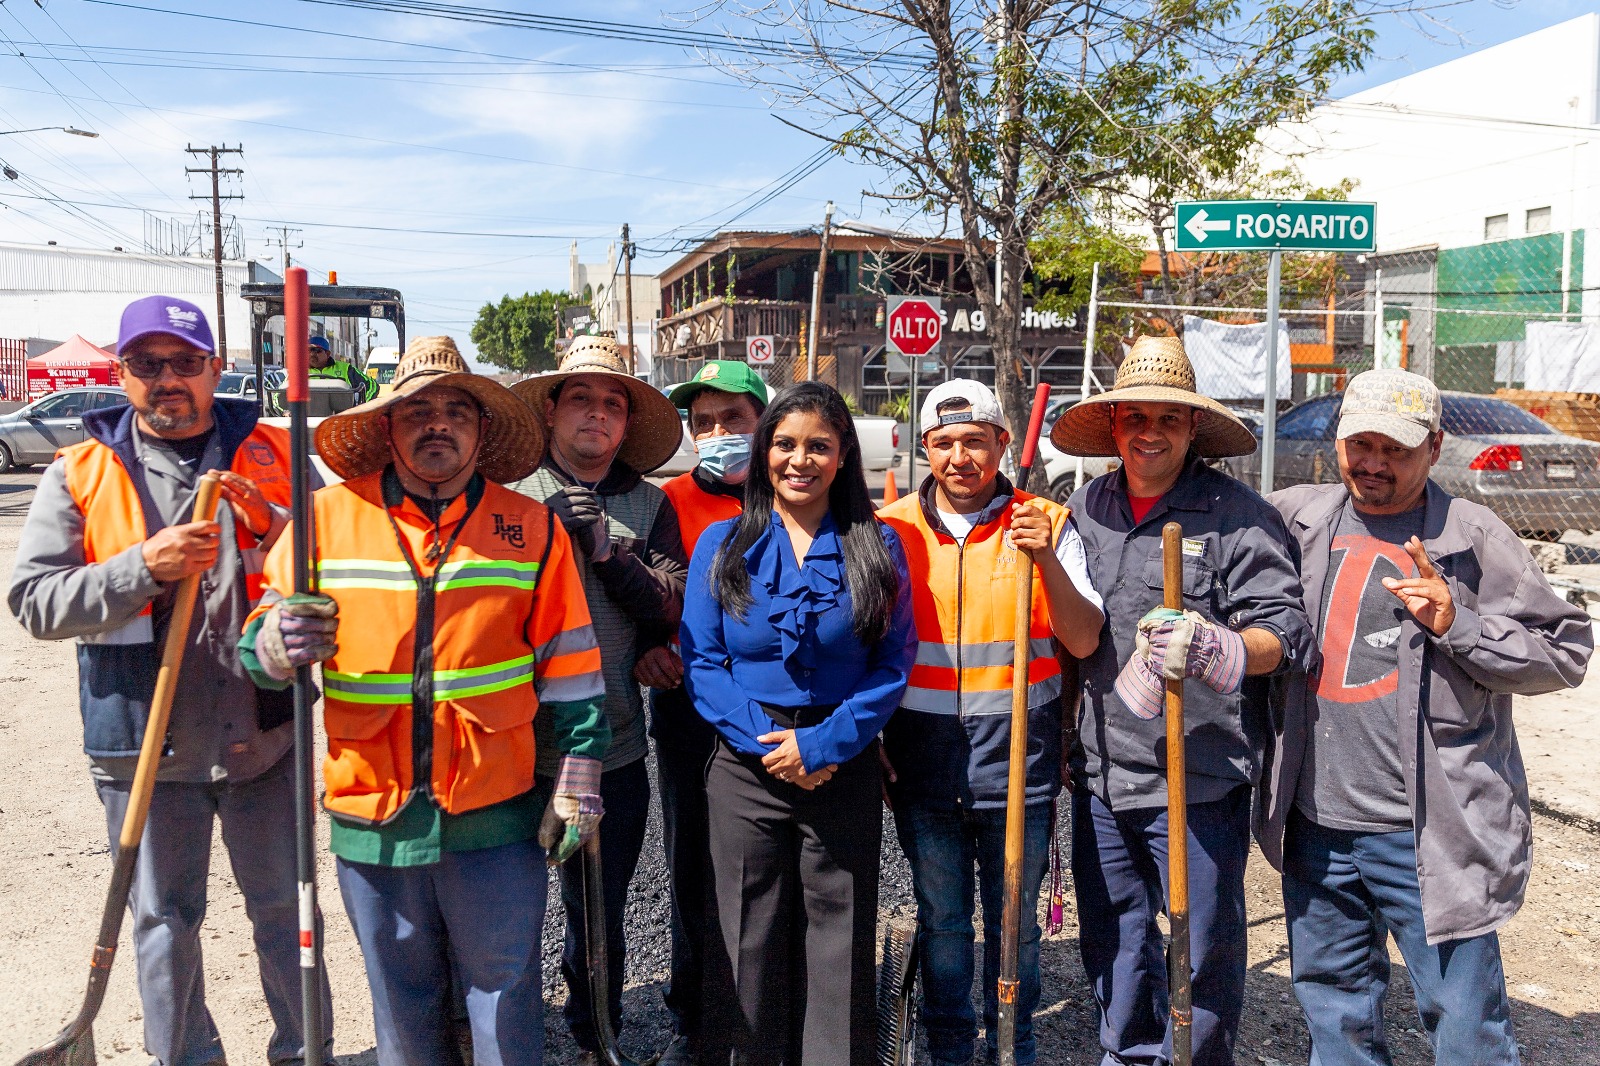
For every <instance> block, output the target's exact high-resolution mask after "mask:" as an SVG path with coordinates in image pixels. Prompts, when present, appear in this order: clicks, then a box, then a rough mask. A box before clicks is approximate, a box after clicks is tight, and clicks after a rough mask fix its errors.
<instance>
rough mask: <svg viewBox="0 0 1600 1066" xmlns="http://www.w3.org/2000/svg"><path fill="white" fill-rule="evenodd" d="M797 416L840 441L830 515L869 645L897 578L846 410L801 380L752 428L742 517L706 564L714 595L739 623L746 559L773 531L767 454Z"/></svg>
mask: <svg viewBox="0 0 1600 1066" xmlns="http://www.w3.org/2000/svg"><path fill="white" fill-rule="evenodd" d="M796 412H805V413H808V414H815V415H820V416H821V417H822V419H823V420H824V421H825V422H827V423H828V425H829V426H830V427H831V428H832V429H833V431H834V432H835V433H836V434H838V436H839V449H840V450H839V470H838V473H837V474H836V475H835V476H834V479H833V484H832V485H830V486H829V487H828V513H829V514H831V515H832V516H833V524H834V525H835V526H836V527H837V528H838V531H839V542H840V544H841V545H842V546H843V548H844V566H845V583H846V587H848V588H849V590H850V600H851V604H852V614H853V616H854V621H855V632H856V636H857V637H859V638H861V640H862V642H864V643H867V644H875V643H877V642H878V641H880V640H882V639H883V636H884V634H885V633H887V632H888V631H889V620H890V618H891V617H892V616H893V614H894V604H895V598H896V597H897V596H898V595H899V593H900V580H899V577H898V576H897V575H896V573H895V567H894V560H892V559H890V558H889V549H888V548H886V547H885V546H884V543H883V534H882V532H881V531H880V527H879V523H878V520H877V518H876V516H875V515H874V514H873V508H872V497H871V496H869V495H868V494H867V476H866V473H865V472H864V470H863V469H862V466H861V442H860V440H859V439H858V438H857V436H856V424H855V422H854V420H853V419H851V417H850V409H849V408H848V407H846V406H845V405H844V397H843V396H840V395H839V393H838V392H836V391H835V390H834V389H833V388H832V387H831V386H828V385H824V384H822V383H821V382H815V381H807V382H802V383H801V384H798V385H794V386H792V387H790V388H788V389H785V390H784V391H783V392H781V393H779V394H778V397H777V399H775V400H774V401H773V402H772V404H771V406H769V407H768V408H767V409H766V410H765V411H763V412H762V414H761V421H759V422H757V423H756V432H755V442H754V443H753V444H752V446H751V453H750V468H751V469H750V476H749V477H747V478H745V482H744V514H743V515H742V516H741V517H740V519H739V523H738V525H736V526H734V527H733V532H732V534H730V535H729V537H728V539H727V540H725V541H723V542H722V547H721V548H719V549H718V550H717V557H716V559H715V560H714V561H713V562H712V564H711V569H712V583H711V589H712V595H714V596H715V597H716V599H717V602H718V603H719V604H721V605H722V609H723V610H725V611H727V612H728V613H729V614H732V615H734V616H735V617H737V618H743V617H744V612H745V611H746V610H747V609H748V608H749V607H750V603H751V598H750V572H749V571H748V570H747V569H746V568H745V561H744V553H745V552H747V551H749V550H750V546H751V545H752V544H754V543H755V542H756V541H757V540H759V539H760V538H761V536H762V534H764V533H765V532H766V531H767V528H768V527H769V526H770V525H771V523H772V509H773V499H774V497H775V495H776V489H775V488H774V487H773V484H772V475H771V473H770V471H769V470H768V468H767V453H768V452H769V451H771V449H772V437H773V435H774V433H776V432H777V429H778V424H779V423H780V422H782V421H783V420H784V419H785V418H787V417H788V416H789V415H791V414H794V413H796Z"/></svg>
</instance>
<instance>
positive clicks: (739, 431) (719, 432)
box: [634, 360, 767, 1066]
mask: <svg viewBox="0 0 1600 1066" xmlns="http://www.w3.org/2000/svg"><path fill="white" fill-rule="evenodd" d="M671 400H672V402H673V404H674V405H675V406H677V407H679V408H681V409H684V410H687V411H688V412H689V434H690V436H692V437H693V438H694V446H695V451H696V452H697V453H698V454H699V456H700V462H699V463H698V464H697V465H696V466H695V468H694V469H693V470H690V471H689V472H688V473H685V474H679V475H678V476H677V477H675V478H673V479H672V480H671V481H669V482H667V483H666V484H665V485H663V486H662V490H663V491H664V492H666V494H667V499H668V500H670V501H671V502H672V507H673V510H674V511H675V512H677V515H678V527H679V529H680V530H681V531H682V534H683V550H684V554H685V555H686V556H692V555H693V554H694V550H695V545H696V543H697V542H698V541H699V539H700V534H701V533H703V532H704V531H705V528H706V527H707V526H709V525H711V523H713V522H719V521H721V520H722V519H724V518H732V517H734V516H735V515H737V514H739V513H740V511H741V509H742V506H741V505H742V502H743V500H744V482H745V478H746V476H747V475H748V474H749V472H750V442H751V439H752V435H753V434H754V433H755V428H756V422H757V420H759V419H760V418H761V412H763V411H765V410H766V409H767V385H766V382H764V381H762V380H761V379H760V378H759V377H757V376H756V373H755V371H753V370H751V369H750V367H749V366H748V365H746V364H744V363H737V362H731V361H726V360H717V361H714V362H710V363H707V364H706V365H705V366H704V367H702V368H701V369H700V372H699V373H698V374H696V375H695V376H694V379H693V380H692V381H687V382H685V383H684V384H682V385H679V386H678V387H677V388H675V389H673V390H672V393H671ZM634 676H635V677H636V678H637V679H638V680H639V681H640V682H641V683H642V684H645V685H649V686H650V689H651V691H650V735H651V736H652V737H654V738H655V742H656V783H657V784H658V785H659V787H660V789H661V827H662V838H663V843H664V844H665V846H666V852H667V872H668V877H669V878H670V883H671V887H672V971H671V978H670V980H669V981H668V984H667V991H666V996H665V999H666V1004H667V1010H668V1011H670V1012H671V1014H672V1021H673V1028H674V1031H675V1036H674V1038H673V1041H672V1043H671V1044H670V1045H669V1046H668V1048H667V1050H666V1052H665V1053H664V1054H663V1055H662V1057H661V1066H683V1064H685V1063H691V1062H694V1061H696V1060H697V1059H698V1058H699V1057H700V1056H701V1055H702V1037H703V1036H704V1035H705V1034H704V1033H703V1032H702V1030H701V1027H700V1018H701V1004H702V1001H703V987H704V975H705V958H706V956H705V937H706V930H707V928H712V927H713V925H712V923H711V921H710V908H711V907H712V897H713V891H712V885H711V839H710V835H709V834H710V823H709V815H708V813H707V811H706V774H705V771H706V763H707V762H708V761H709V760H710V758H711V755H712V751H713V750H714V748H715V747H716V736H717V735H716V731H715V730H714V729H712V728H711V726H710V725H709V724H708V723H707V722H706V720H705V719H704V718H701V717H700V715H699V714H697V713H696V712H695V709H694V705H693V704H692V703H691V702H690V701H689V697H688V696H687V694H686V693H685V692H684V688H683V660H681V659H680V658H679V657H678V653H677V651H676V650H675V649H673V648H672V647H670V646H666V645H663V646H660V647H655V648H651V649H650V650H649V651H647V652H645V653H643V654H642V655H640V656H639V665H638V666H637V667H636V668H635V670H634Z"/></svg>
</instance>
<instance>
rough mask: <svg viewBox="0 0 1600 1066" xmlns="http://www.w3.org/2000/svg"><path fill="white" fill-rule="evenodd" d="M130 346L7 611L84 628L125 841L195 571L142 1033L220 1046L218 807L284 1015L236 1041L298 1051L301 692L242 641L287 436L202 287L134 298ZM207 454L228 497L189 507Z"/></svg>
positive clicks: (88, 705) (38, 510)
mask: <svg viewBox="0 0 1600 1066" xmlns="http://www.w3.org/2000/svg"><path fill="white" fill-rule="evenodd" d="M117 357H118V359H119V363H118V374H119V376H120V380H121V383H122V387H123V388H124V389H125V390H126V391H127V394H128V404H126V405H122V406H117V407H110V408H103V409H101V410H98V411H92V412H90V413H89V414H88V415H87V416H86V417H85V418H84V420H83V421H84V428H85V429H86V430H88V432H89V439H88V440H86V441H84V442H83V443H81V444H76V445H73V446H72V447H70V448H67V449H64V450H63V451H62V453H61V454H60V455H59V456H57V458H56V459H55V461H54V462H52V463H51V464H50V466H49V467H48V468H47V469H46V470H45V472H44V474H43V476H41V477H40V479H39V487H38V490H37V491H36V492H35V493H34V497H33V503H32V505H31V506H30V507H29V508H28V520H27V522H26V524H25V525H24V526H23V529H22V538H21V540H20V542H19V543H18V545H17V561H16V569H15V570H14V571H13V572H12V575H11V591H10V596H9V601H10V606H11V611H12V613H13V614H15V615H16V616H17V618H18V620H20V621H21V622H22V625H23V627H24V628H25V629H27V631H28V632H29V633H31V634H32V635H33V636H35V637H38V638H40V639H43V640H65V639H68V638H76V639H77V642H78V649H77V650H78V674H79V686H78V692H79V701H80V704H81V708H80V709H81V711H82V714H83V750H84V754H85V755H87V756H88V762H89V772H90V774H91V776H92V778H93V780H94V784H95V790H96V791H97V792H98V793H99V795H100V802H101V803H102V804H103V805H104V807H105V811H106V823H107V827H108V829H109V831H110V835H111V847H112V848H113V849H115V848H116V847H117V837H118V833H119V832H120V830H121V828H122V819H123V815H124V814H125V813H126V811H127V807H128V797H129V790H130V787H131V785H132V782H133V774H134V765H135V763H136V762H137V761H138V759H137V756H138V754H139V747H140V744H141V743H142V741H143V737H144V729H145V722H146V720H147V719H148V717H149V713H150V699H151V695H152V693H153V692H154V689H155V681H156V671H157V668H158V667H159V665H160V662H161V641H162V638H163V637H164V635H165V630H166V628H167V625H168V621H169V619H170V616H171V614H172V603H173V597H174V591H175V589H176V587H177V585H178V583H179V582H180V581H181V580H183V579H184V578H186V577H189V576H191V575H199V576H200V598H199V601H198V603H197V604H196V610H195V615H194V621H193V622H192V623H191V626H192V630H193V632H192V633H191V635H190V637H189V641H188V644H187V650H186V651H185V652H184V656H183V664H182V667H181V670H180V678H181V682H182V683H181V684H180V685H179V687H178V691H177V694H176V696H175V697H174V700H173V705H172V719H171V723H170V725H169V726H168V739H167V750H166V751H165V752H163V753H162V757H161V762H160V765H159V768H158V769H157V771H156V785H155V792H154V794H153V795H152V797H151V800H150V818H149V822H148V823H147V824H146V826H145V831H144V839H143V842H142V844H141V846H140V849H139V860H138V863H137V865H136V867H135V872H134V880H133V889H132V892H131V894H130V896H129V899H128V907H129V910H130V911H131V913H132V915H133V945H134V951H135V954H136V956H137V961H138V979H139V998H140V1001H141V1002H142V1003H143V1005H144V1040H145V1049H146V1050H147V1051H148V1052H149V1053H150V1054H151V1055H153V1056H154V1057H155V1060H156V1062H158V1063H161V1064H163V1066H212V1064H214V1063H221V1062H222V1061H224V1055H223V1047H222V1039H221V1037H220V1036H218V1034H217V1027H216V1025H215V1023H214V1022H213V1020H212V1017H211V1012H210V1010H209V1009H208V1008H207V1006H206V999H205V973H204V969H203V967H202V964H201V946H200V945H201V939H200V936H201V933H200V930H201V923H202V921H203V920H204V918H205V914H206V881H207V877H208V874H209V872H210V869H211V842H212V839H213V833H214V832H215V826H216V824H217V823H218V822H220V823H221V826H222V840H223V844H224V846H225V847H226V849H227V853H228V860H229V863H230V865H231V868H232V871H233V876H234V879H235V880H236V881H237V882H238V884H239V892H240V894H241V895H242V896H243V897H244V901H245V908H246V911H247V913H248V914H249V917H250V924H251V927H252V929H253V931H254V935H255V953H256V961H257V965H258V967H259V968H260V971H261V987H262V991H263V992H265V994H266V1000H267V1009H268V1012H269V1013H270V1014H271V1017H272V1023H273V1027H272V1035H271V1036H270V1038H269V1039H268V1041H267V1046H266V1047H265V1048H264V1049H259V1048H258V1049H255V1053H254V1054H251V1053H249V1052H246V1051H244V1050H243V1049H241V1048H234V1049H233V1051H234V1059H235V1061H251V1062H270V1063H274V1064H283V1063H293V1062H300V1061H301V1060H302V1058H303V1053H304V1052H303V1036H302V1031H301V1018H300V967H299V944H300V930H299V921H298V918H297V912H296V903H295V891H296V890H295V861H294V860H295V839H294V760H293V759H292V758H290V757H289V749H290V748H291V747H292V746H293V744H294V737H293V727H292V725H291V719H292V718H293V717H294V701H293V699H292V698H291V696H290V694H288V693H280V692H271V691H264V690H262V689H258V688H257V687H256V686H255V685H254V684H252V683H251V679H250V675H249V674H248V673H247V672H246V669H245V666H244V664H243V663H242V662H241V660H240V656H239V654H238V652H237V651H235V650H234V641H235V639H236V638H237V635H238V632H239V629H240V627H241V626H243V625H244V621H245V616H246V614H247V613H248V612H249V611H250V609H251V607H252V605H253V603H254V601H255V600H256V598H258V597H259V596H260V595H261V591H260V589H261V576H262V566H263V563H264V561H265V558H266V554H267V551H268V549H270V548H271V547H272V546H273V544H274V543H275V542H276V541H277V540H278V538H279V536H280V535H281V534H282V532H283V529H284V526H285V525H286V524H287V522H288V519H289V513H288V504H289V439H288V434H286V433H285V432H284V431H283V430H281V429H275V428H272V427H268V426H262V425H260V424H258V423H257V421H256V405H255V402H254V401H253V400H234V399H226V398H223V397H217V396H214V395H213V390H214V389H215V388H216V385H217V380H218V376H219V375H220V373H221V369H222V360H221V359H220V358H218V357H217V355H216V353H215V347H214V344H213V341H212V338H211V327H210V326H209V325H208V324H207V322H206V318H205V314H204V313H203V312H202V311H201V310H200V309H199V308H198V307H196V306H195V305H194V304H191V303H189V302H187V301H185V300H179V299H175V298H173V297H170V296H149V297H146V298H144V299H142V300H135V301H134V302H133V303H131V304H129V305H128V307H127V309H126V310H124V311H123V313H122V326H121V332H120V334H119V337H118V340H117ZM208 470H222V471H225V473H223V474H222V494H223V498H224V499H225V500H227V502H228V506H226V507H223V508H221V509H220V510H218V512H217V517H216V521H214V522H193V521H191V520H190V519H191V518H192V516H193V514H194V497H195V492H196V491H197V489H198V486H199V481H200V476H201V475H202V474H203V473H205V472H206V471H208ZM313 476H314V475H313ZM327 995H328V994H327V987H326V985H324V987H323V997H324V999H323V1014H322V1017H323V1018H324V1019H325V1020H328V1022H327V1024H328V1026H329V1029H328V1031H325V1032H323V1033H320V1034H315V1035H313V1037H312V1039H315V1040H320V1041H322V1043H323V1045H324V1046H325V1048H327V1049H328V1050H329V1051H330V1052H331V1050H332V1046H333V1037H332V1035H331V1019H332V1017H333V1015H332V1013H331V1011H330V1009H329V1006H330V1004H329V1001H328V998H327ZM325 1057H326V1056H325Z"/></svg>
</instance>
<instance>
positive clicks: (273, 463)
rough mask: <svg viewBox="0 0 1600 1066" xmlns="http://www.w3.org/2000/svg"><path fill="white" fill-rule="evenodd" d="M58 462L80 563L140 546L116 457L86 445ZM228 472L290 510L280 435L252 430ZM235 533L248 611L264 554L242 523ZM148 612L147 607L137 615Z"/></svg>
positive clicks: (134, 500)
mask: <svg viewBox="0 0 1600 1066" xmlns="http://www.w3.org/2000/svg"><path fill="white" fill-rule="evenodd" d="M60 458H61V460H62V464H63V474H64V475H65V477H66V483H67V491H68V492H69V493H71V494H72V500H73V502H74V503H76V504H77V505H78V510H79V511H82V512H83V554H84V559H85V561H86V562H89V563H101V562H105V561H106V560H107V559H110V558H111V557H112V556H114V555H117V554H119V553H121V552H123V551H126V550H127V549H128V548H131V547H133V546H134V545H135V544H141V543H143V542H144V540H145V539H146V537H147V536H148V533H147V528H148V527H147V526H146V524H145V517H144V508H143V506H141V505H140V503H139V490H138V489H137V488H136V487H135V486H134V484H133V479H132V478H130V477H129V476H128V471H127V469H126V468H124V467H123V465H122V460H121V459H120V458H118V456H117V454H116V452H115V451H113V450H112V449H111V448H110V447H109V446H107V445H106V444H104V443H102V442H100V441H98V440H94V439H90V440H86V441H84V442H83V443H81V444H74V445H71V446H69V447H66V448H63V449H62V450H61V452H60ZM229 469H231V470H232V471H233V472H234V473H236V474H242V475H243V476H245V477H247V478H249V479H250V480H252V481H254V482H255V483H256V485H257V486H258V487H259V488H260V489H261V494H262V495H263V496H265V497H266V498H267V500H268V501H270V502H271V503H274V504H277V505H278V506H280V507H288V506H289V497H290V489H289V434H287V433H286V432H284V431H283V430H281V429H278V428H277V427H275V426H262V425H257V426H256V427H255V428H254V429H253V430H251V431H250V435H249V436H247V437H246V438H245V439H244V441H243V442H242V443H240V445H239V447H238V448H237V449H236V450H235V451H234V453H233V462H232V464H231V465H230V466H229ZM234 532H235V536H236V539H237V541H238V544H239V554H240V555H241V556H242V557H243V560H244V567H243V571H244V578H245V592H246V595H247V596H248V597H249V599H250V604H251V606H252V607H253V606H254V605H255V604H256V603H257V602H258V601H259V600H260V599H261V593H262V589H263V582H262V566H263V563H264V562H265V558H266V557H265V553H264V552H262V550H261V547H260V545H259V543H258V542H257V541H256V538H255V537H254V536H253V535H251V533H250V531H249V530H248V529H245V528H244V523H242V522H235V523H234ZM150 610H151V607H150V605H149V604H146V605H145V608H144V610H143V611H142V612H140V613H141V614H149V613H150Z"/></svg>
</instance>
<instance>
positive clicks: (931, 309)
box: [885, 296, 943, 356]
mask: <svg viewBox="0 0 1600 1066" xmlns="http://www.w3.org/2000/svg"><path fill="white" fill-rule="evenodd" d="M890 299H891V301H893V302H894V306H892V307H890V309H889V316H888V318H887V320H886V322H885V324H886V325H887V327H888V330H889V334H888V339H887V343H888V345H889V348H890V350H891V351H895V352H899V353H900V354H901V355H912V356H918V355H927V354H928V353H929V352H931V351H933V350H934V349H935V348H937V347H938V346H939V338H940V336H942V334H943V325H942V323H941V322H940V319H939V302H938V299H937V298H935V297H927V296H900V297H891V298H890Z"/></svg>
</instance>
